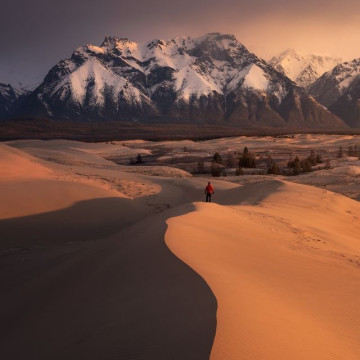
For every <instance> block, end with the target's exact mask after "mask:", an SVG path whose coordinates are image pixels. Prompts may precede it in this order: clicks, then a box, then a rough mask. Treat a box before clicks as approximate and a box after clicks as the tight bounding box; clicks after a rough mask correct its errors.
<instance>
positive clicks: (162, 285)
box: [0, 140, 360, 360]
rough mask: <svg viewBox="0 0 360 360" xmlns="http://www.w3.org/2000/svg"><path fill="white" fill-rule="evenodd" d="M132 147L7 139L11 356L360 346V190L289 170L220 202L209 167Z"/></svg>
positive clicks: (303, 355) (0, 154)
mask: <svg viewBox="0 0 360 360" xmlns="http://www.w3.org/2000/svg"><path fill="white" fill-rule="evenodd" d="M222 141H223V140H222ZM215 142H216V141H212V143H211V144H212V146H214V143H215ZM219 143H220V140H219ZM174 146H175V145H174ZM178 146H179V147H183V145H182V144H181V143H179V145H178ZM124 151H129V152H130V151H134V154H137V149H135V150H131V149H130V148H129V149H128V148H126V147H125V146H123V144H115V145H110V144H82V143H77V142H69V141H60V140H55V141H49V142H32V141H23V142H9V143H7V144H1V145H0V196H1V204H0V219H1V220H0V231H1V244H0V253H1V257H0V261H1V266H2V269H3V271H2V273H1V277H0V280H1V292H2V295H3V296H2V297H1V299H0V308H1V318H2V322H1V323H2V325H0V332H1V334H2V339H3V340H0V345H1V347H2V349H3V350H2V351H3V353H4V354H6V355H7V359H18V358H34V357H35V356H36V357H37V358H41V359H45V358H53V359H64V358H89V359H92V358H93V359H96V358H97V359H99V358H115V357H118V358H123V359H125V358H139V359H140V358H147V359H155V358H157V359H160V358H165V357H167V358H172V359H185V358H188V359H190V358H193V359H205V358H209V357H210V358H211V359H216V360H219V359H222V360H230V359H234V360H235V359H242V358H244V359H254V360H255V359H264V360H275V359H276V360H279V359H294V360H296V359H316V360H328V359H346V360H357V359H358V358H359V354H360V314H359V305H358V304H359V303H360V271H359V269H360V242H359V239H358V237H359V236H358V234H359V233H360V220H359V217H360V215H359V214H360V204H359V202H357V201H355V200H352V199H350V198H348V197H345V196H343V195H340V194H336V193H333V192H330V191H327V190H325V189H320V188H315V187H312V186H307V185H302V184H296V183H290V182H287V181H284V180H283V179H281V180H278V179H277V178H276V177H273V178H272V179H270V180H269V179H268V178H267V180H264V181H261V182H258V183H254V184H246V185H242V186H239V185H238V184H236V183H235V182H232V181H231V180H232V179H231V178H230V179H228V180H211V183H212V184H213V186H214V188H215V194H214V195H213V199H212V201H213V203H211V204H206V203H205V202H204V200H205V198H204V188H205V186H206V184H207V181H208V179H207V178H205V177H204V178H201V177H191V176H190V175H189V174H188V173H186V172H184V171H182V170H178V169H175V168H165V167H164V168H161V169H160V168H152V167H148V168H147V169H146V172H145V173H141V171H140V168H137V169H135V170H134V171H136V173H132V172H129V169H128V167H122V166H120V165H116V164H114V163H112V162H110V161H109V160H106V157H107V156H108V155H109V154H110V153H111V154H113V153H122V152H124ZM152 172H153V173H152ZM159 174H160V175H161V176H159ZM155 175H156V176H155ZM169 249H170V251H169ZM173 254H174V255H175V256H174V255H173ZM179 259H180V260H181V261H179ZM184 263H185V264H186V265H185V264H184ZM216 321H217V322H216ZM19 344H21V346H18V345H19Z"/></svg>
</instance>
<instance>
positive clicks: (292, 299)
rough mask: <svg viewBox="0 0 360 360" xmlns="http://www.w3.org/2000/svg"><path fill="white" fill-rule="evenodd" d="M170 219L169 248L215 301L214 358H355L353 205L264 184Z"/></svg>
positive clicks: (359, 321)
mask: <svg viewBox="0 0 360 360" xmlns="http://www.w3.org/2000/svg"><path fill="white" fill-rule="evenodd" d="M219 202H220V203H223V204H227V205H226V206H224V205H219V204H204V203H195V207H196V211H194V212H191V213H189V214H186V215H183V216H179V217H175V218H172V219H169V220H168V221H167V223H168V230H167V232H166V235H165V240H166V244H167V245H168V246H169V248H170V249H171V250H172V251H173V252H174V253H175V254H176V255H177V256H178V257H179V258H180V259H182V260H183V261H184V262H185V263H187V264H188V265H189V266H190V267H192V268H193V269H194V270H195V271H197V272H198V273H199V274H200V275H201V276H202V277H203V278H204V279H205V281H206V282H207V283H208V284H209V286H210V287H211V289H212V290H213V292H214V294H215V296H216V298H217V301H218V313H217V319H218V326H217V332H216V337H215V341H214V345H213V350H212V354H211V359H214V360H215V359H216V360H218V359H222V360H223V359H227V360H229V359H234V360H235V359H266V360H272V359H274V360H275V359H276V360H279V359H318V360H322V359H323V360H325V359H326V360H328V359H347V360H355V359H358V356H359V354H360V315H359V311H358V304H359V303H360V287H359V284H360V241H359V240H358V234H359V233H360V221H359V218H358V217H357V214H358V213H359V212H360V204H359V203H358V202H356V201H353V200H350V199H348V198H345V197H343V196H341V195H337V194H333V193H330V192H328V191H325V190H320V189H316V188H312V187H308V186H303V185H298V184H290V183H286V182H279V181H268V182H263V183H259V184H252V185H248V186H244V187H241V188H236V189H231V190H229V191H228V192H227V194H226V193H225V194H224V195H223V196H222V198H221V199H219Z"/></svg>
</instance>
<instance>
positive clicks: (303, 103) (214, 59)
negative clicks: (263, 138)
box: [11, 33, 349, 129]
mask: <svg viewBox="0 0 360 360" xmlns="http://www.w3.org/2000/svg"><path fill="white" fill-rule="evenodd" d="M278 58H279V59H280V58H283V56H282V57H281V56H280V57H278ZM288 58H289V54H288ZM273 60H274V59H273ZM283 60H284V59H283ZM274 61H275V60H274ZM334 61H337V60H334ZM320 63H321V61H320V60H319V61H317V62H316V61H314V62H313V63H312V67H311V66H310V65H309V64H308V66H307V67H308V68H309V66H310V68H315V64H320ZM323 63H325V60H324V61H323ZM328 63H330V60H329V62H328ZM328 63H327V65H326V66H329V64H328ZM273 64H274V63H273ZM324 66H325V65H324ZM326 66H325V67H326ZM276 67H277V66H276V65H275V64H274V65H273V66H272V65H271V64H269V63H267V62H266V61H264V60H262V59H260V58H259V57H257V56H256V55H255V54H253V53H251V52H249V51H248V50H247V49H246V48H245V47H244V46H243V45H242V44H241V43H240V42H238V41H237V39H236V38H235V37H234V36H233V35H228V34H220V33H210V34H206V35H204V36H201V37H196V38H191V37H178V38H175V39H172V40H170V41H163V40H153V41H149V42H146V43H142V44H140V43H136V42H132V41H129V40H128V39H122V38H116V37H106V38H105V40H104V42H103V43H102V44H101V45H100V46H94V45H86V46H82V47H79V48H77V49H76V50H75V51H74V52H73V54H72V55H71V57H70V58H69V59H66V60H62V61H60V62H59V63H58V64H56V65H55V66H54V67H53V68H52V69H51V70H50V71H49V73H48V74H47V75H46V77H45V79H44V81H43V82H42V83H41V84H40V85H39V86H38V87H37V88H36V89H35V90H34V91H32V92H30V93H29V94H28V95H26V96H25V98H24V99H23V100H22V101H21V104H19V106H16V107H15V109H14V108H13V111H12V113H11V114H12V116H13V117H17V118H18V117H27V116H33V117H48V118H53V119H56V120H62V119H71V120H74V121H92V122H99V121H102V122H103V121H137V122H170V123H172V122H176V123H181V122H184V123H196V124H205V123H206V124H209V123H211V124H212V123H214V124H224V125H226V124H229V125H237V126H241V127H244V128H264V127H265V128H266V127H267V128H269V127H270V128H272V127H278V128H289V129H290V128H292V129H345V128H347V127H348V126H347V125H346V124H345V122H344V121H343V120H341V119H340V117H338V116H337V115H335V114H334V113H332V112H331V111H329V110H328V109H327V106H326V105H325V106H323V105H322V104H320V103H319V102H318V101H320V102H321V100H319V99H320V98H319V96H318V95H317V94H315V93H313V92H312V94H313V95H314V96H315V97H316V99H317V100H316V99H315V98H314V97H313V96H311V95H309V93H308V92H307V90H306V89H305V88H303V87H301V86H299V85H298V84H296V83H295V82H294V81H293V80H292V79H290V78H289V77H288V76H290V75H291V76H292V75H293V74H292V73H291V74H290V73H288V76H287V75H286V71H288V70H286V68H285V66H282V68H283V69H280V68H279V66H278V67H277V68H278V70H282V71H278V70H277V69H276ZM298 68H299V66H298ZM316 69H317V70H316V71H317V72H316V74H317V76H319V72H320V65H319V66H318V67H317V68H316ZM308 73H309V72H308ZM312 74H313V76H314V77H315V70H314V71H312ZM303 78H305V75H303ZM295 80H296V79H295ZM348 123H349V122H348Z"/></svg>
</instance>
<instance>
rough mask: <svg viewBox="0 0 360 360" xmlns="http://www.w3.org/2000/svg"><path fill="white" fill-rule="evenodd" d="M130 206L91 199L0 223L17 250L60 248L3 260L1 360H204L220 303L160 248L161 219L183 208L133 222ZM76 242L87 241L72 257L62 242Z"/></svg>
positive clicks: (118, 201) (0, 261)
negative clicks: (36, 246) (49, 244)
mask: <svg viewBox="0 0 360 360" xmlns="http://www.w3.org/2000/svg"><path fill="white" fill-rule="evenodd" d="M125 200H126V199H125ZM128 205H129V203H128V200H126V201H124V199H118V198H116V199H113V198H109V199H97V200H89V201H83V202H80V203H77V204H75V205H74V206H72V207H69V208H67V209H63V210H60V211H54V212H50V213H46V214H40V215H34V216H28V217H21V218H16V219H10V220H3V221H0V232H1V234H2V238H3V234H5V235H6V237H7V241H8V242H12V243H17V246H22V245H21V244H22V242H21V241H20V242H19V240H21V239H19V238H18V237H24V236H25V237H26V238H27V239H26V244H28V245H29V246H30V245H31V244H32V243H33V242H36V241H38V239H40V240H41V239H42V240H41V241H45V243H46V242H48V241H54V242H58V244H57V246H55V247H49V248H47V247H45V246H44V247H43V248H41V249H40V250H39V251H35V250H34V251H29V252H25V253H18V254H12V255H11V256H2V257H1V258H0V266H1V268H2V275H1V276H0V280H1V281H0V284H1V285H0V290H1V293H2V296H1V298H0V318H1V319H2V320H1V323H0V339H1V340H0V349H1V350H0V357H1V358H4V359H8V360H11V359H20V358H27V359H35V358H36V359H59V360H60V359H61V360H63V359H87V360H89V359H148V360H151V359H154V360H155V359H156V360H161V359H172V360H177V359H179V360H180V359H181V360H183V359H189V360H192V359H194V360H202V359H208V358H209V356H210V352H211V347H212V344H213V339H214V336H215V329H216V310H217V303H216V299H215V297H214V295H213V294H212V292H211V290H210V288H209V287H208V286H207V284H206V283H205V281H204V280H203V279H202V278H201V277H200V276H199V275H198V274H197V273H195V272H194V271H193V270H191V269H190V268H189V267H188V266H187V265H185V264H184V263H183V262H182V261H180V260H179V259H178V258H176V257H175V256H174V255H173V254H172V253H171V252H170V250H169V249H168V248H167V246H166V245H165V242H164V234H165V231H166V223H165V222H166V219H167V218H169V217H172V216H178V215H181V214H179V209H175V210H170V211H167V212H166V213H162V214H159V215H156V216H152V217H148V218H146V219H145V220H143V221H139V218H141V214H138V216H137V218H136V220H137V221H138V222H136V223H134V224H133V225H130V226H129V221H130V220H131V219H133V220H134V216H135V215H134V214H132V211H137V206H136V205H134V208H132V207H131V206H132V205H131V206H130V205H129V206H130V207H129V208H126V209H127V213H128V215H126V214H124V208H123V207H124V206H128ZM192 209H193V208H192ZM192 209H186V212H188V211H192ZM116 210H119V211H118V212H116ZM120 210H122V211H121V214H123V216H125V218H121V215H120ZM184 212H185V210H184ZM127 217H128V218H127ZM112 234H113V236H112V237H110V238H107V239H102V237H106V236H109V235H112ZM77 238H79V239H81V240H82V241H85V240H87V241H85V242H83V243H79V245H82V246H80V247H77V248H76V251H75V250H74V249H73V248H72V247H71V246H70V247H69V246H68V244H66V243H63V241H64V239H66V240H70V239H77ZM96 239H101V240H98V241H96ZM91 240H95V241H91ZM26 244H25V245H26ZM42 244H43V245H44V243H42ZM37 253H39V255H37ZM5 280H6V281H5Z"/></svg>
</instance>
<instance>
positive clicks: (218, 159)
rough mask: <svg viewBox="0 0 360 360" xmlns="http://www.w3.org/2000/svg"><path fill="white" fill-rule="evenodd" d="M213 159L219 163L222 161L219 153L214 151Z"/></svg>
mask: <svg viewBox="0 0 360 360" xmlns="http://www.w3.org/2000/svg"><path fill="white" fill-rule="evenodd" d="M213 161H214V162H216V163H217V164H221V163H222V158H221V155H220V154H219V153H218V152H216V153H215V154H214V156H213Z"/></svg>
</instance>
